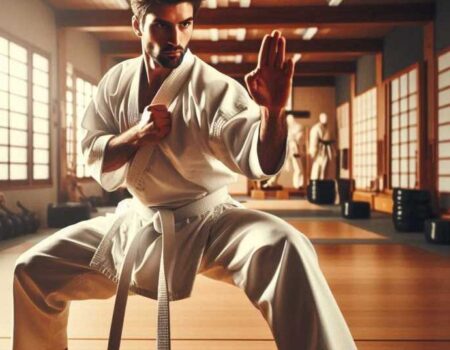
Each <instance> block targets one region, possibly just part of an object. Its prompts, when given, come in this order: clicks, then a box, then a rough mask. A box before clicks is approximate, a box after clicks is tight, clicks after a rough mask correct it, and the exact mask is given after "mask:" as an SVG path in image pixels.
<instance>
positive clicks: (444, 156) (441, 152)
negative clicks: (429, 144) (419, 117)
mask: <svg viewBox="0 0 450 350" xmlns="http://www.w3.org/2000/svg"><path fill="white" fill-rule="evenodd" d="M438 89H439V93H438V107H439V110H438V142H439V144H438V161H439V164H438V191H439V192H441V193H450V51H447V52H446V53H444V54H442V55H440V56H439V59H438Z"/></svg>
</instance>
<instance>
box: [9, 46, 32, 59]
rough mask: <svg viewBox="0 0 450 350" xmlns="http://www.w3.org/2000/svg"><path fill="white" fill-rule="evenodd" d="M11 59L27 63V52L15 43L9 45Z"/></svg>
mask: <svg viewBox="0 0 450 350" xmlns="http://www.w3.org/2000/svg"><path fill="white" fill-rule="evenodd" d="M9 57H11V58H12V59H14V60H16V61H19V62H23V63H27V61H28V59H27V58H28V54H27V50H26V49H25V48H24V47H22V46H20V45H17V44H16V43H13V42H10V43H9Z"/></svg>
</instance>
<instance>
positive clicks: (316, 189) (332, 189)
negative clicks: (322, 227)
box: [306, 180, 336, 204]
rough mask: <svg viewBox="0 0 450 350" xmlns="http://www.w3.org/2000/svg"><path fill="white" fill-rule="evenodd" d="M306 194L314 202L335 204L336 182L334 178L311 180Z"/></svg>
mask: <svg viewBox="0 0 450 350" xmlns="http://www.w3.org/2000/svg"><path fill="white" fill-rule="evenodd" d="M306 196H307V198H308V201H310V202H311V203H314V204H334V202H335V200H336V184H335V181H334V180H310V183H309V185H308V188H307V193H306Z"/></svg>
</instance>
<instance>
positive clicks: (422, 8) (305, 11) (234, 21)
mask: <svg viewBox="0 0 450 350" xmlns="http://www.w3.org/2000/svg"><path fill="white" fill-rule="evenodd" d="M434 14H435V4H434V3H412V4H411V3H408V4H382V5H347V6H337V7H334V6H293V7H281V6H280V7H249V8H239V7H227V8H217V9H208V8H202V9H201V10H200V12H199V15H198V17H197V18H196V21H195V24H196V27H200V28H201V27H203V28H232V27H242V28H251V27H255V26H266V27H270V28H273V27H285V28H286V27H304V26H315V25H332V24H362V25H363V24H368V23H371V24H400V23H425V22H428V21H431V20H433V18H434ZM56 22H57V24H58V25H59V26H61V27H83V28H90V27H93V28H98V27H111V26H130V25H131V13H130V11H129V10H60V11H58V12H57V15H56Z"/></svg>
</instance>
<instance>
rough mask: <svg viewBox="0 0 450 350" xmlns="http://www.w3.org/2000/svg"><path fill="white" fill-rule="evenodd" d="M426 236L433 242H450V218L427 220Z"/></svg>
mask: <svg viewBox="0 0 450 350" xmlns="http://www.w3.org/2000/svg"><path fill="white" fill-rule="evenodd" d="M425 238H426V240H427V241H428V242H431V243H438V244H450V220H441V219H433V220H427V221H425Z"/></svg>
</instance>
